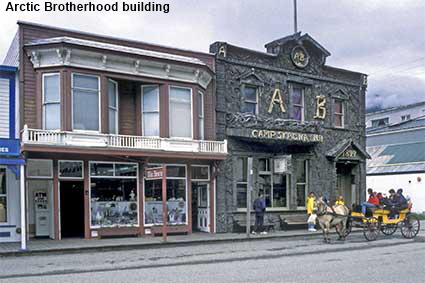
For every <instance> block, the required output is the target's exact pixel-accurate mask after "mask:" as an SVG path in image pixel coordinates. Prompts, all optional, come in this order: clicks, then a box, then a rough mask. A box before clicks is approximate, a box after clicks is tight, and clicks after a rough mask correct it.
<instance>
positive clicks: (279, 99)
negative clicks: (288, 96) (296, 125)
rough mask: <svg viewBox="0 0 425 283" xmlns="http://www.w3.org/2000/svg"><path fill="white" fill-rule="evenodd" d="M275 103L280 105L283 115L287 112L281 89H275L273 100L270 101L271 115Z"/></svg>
mask: <svg viewBox="0 0 425 283" xmlns="http://www.w3.org/2000/svg"><path fill="white" fill-rule="evenodd" d="M275 103H279V106H280V111H282V113H285V112H286V110H285V106H283V99H282V95H281V93H280V89H278V88H277V89H275V90H274V92H273V96H272V100H271V101H270V106H269V113H272V111H273V107H274V105H275Z"/></svg>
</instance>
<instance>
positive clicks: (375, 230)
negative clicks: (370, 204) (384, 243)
mask: <svg viewBox="0 0 425 283" xmlns="http://www.w3.org/2000/svg"><path fill="white" fill-rule="evenodd" d="M379 230H380V223H379V220H378V218H376V217H370V218H367V219H366V220H365V222H364V223H363V235H364V237H365V238H366V240H368V241H375V240H376V238H378V234H379Z"/></svg>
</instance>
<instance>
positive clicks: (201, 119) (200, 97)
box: [198, 92, 205, 140]
mask: <svg viewBox="0 0 425 283" xmlns="http://www.w3.org/2000/svg"><path fill="white" fill-rule="evenodd" d="M198 127H199V128H198V130H199V139H200V140H203V139H204V138H205V134H204V94H203V93H202V92H198Z"/></svg>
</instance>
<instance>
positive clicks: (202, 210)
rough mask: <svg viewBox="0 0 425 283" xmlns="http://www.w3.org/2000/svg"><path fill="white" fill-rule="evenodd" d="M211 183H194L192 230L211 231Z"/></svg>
mask: <svg viewBox="0 0 425 283" xmlns="http://www.w3.org/2000/svg"><path fill="white" fill-rule="evenodd" d="M209 202H210V201H209V184H208V183H206V182H193V183H192V230H193V231H199V232H210V211H209V210H210V207H209Z"/></svg>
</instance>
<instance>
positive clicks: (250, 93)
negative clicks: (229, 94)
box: [241, 86, 257, 114]
mask: <svg viewBox="0 0 425 283" xmlns="http://www.w3.org/2000/svg"><path fill="white" fill-rule="evenodd" d="M241 112H245V113H252V114H256V113H257V88H256V87H253V86H244V87H243V100H242V107H241Z"/></svg>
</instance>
